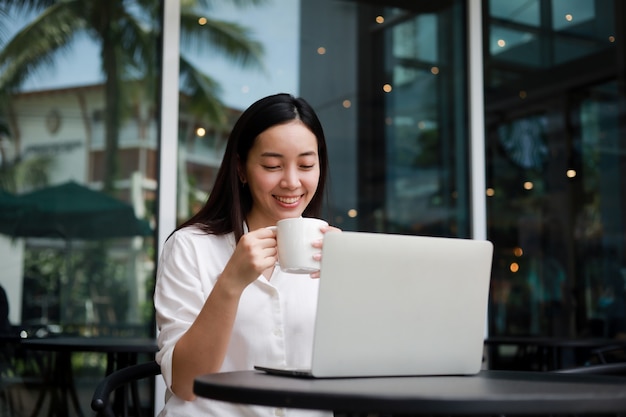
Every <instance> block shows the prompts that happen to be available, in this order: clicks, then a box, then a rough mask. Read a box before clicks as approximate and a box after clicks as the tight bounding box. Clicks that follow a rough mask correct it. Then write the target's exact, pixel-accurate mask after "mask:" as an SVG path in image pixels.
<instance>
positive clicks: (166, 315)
mask: <svg viewBox="0 0 626 417" xmlns="http://www.w3.org/2000/svg"><path fill="white" fill-rule="evenodd" d="M199 265H200V263H199V262H198V248H197V247H196V246H195V245H194V239H192V237H191V236H189V233H179V232H177V233H175V234H174V235H172V236H170V238H169V239H168V240H167V241H166V243H165V245H164V247H163V251H162V254H161V257H160V259H159V266H158V269H157V278H156V287H155V291H154V306H155V309H156V323H157V328H158V338H157V341H158V346H159V352H158V353H157V355H156V360H157V362H158V363H159V364H160V365H161V372H162V374H163V378H164V379H165V383H166V385H167V387H168V388H170V387H171V385H172V356H173V352H174V346H175V344H176V342H177V341H178V339H179V338H180V337H181V336H182V335H183V334H184V333H185V332H186V331H187V329H188V328H189V327H190V326H191V324H192V323H193V321H194V320H195V318H196V317H197V316H198V314H199V312H200V310H201V309H202V306H203V304H204V301H205V299H206V295H205V293H208V292H207V291H210V290H208V289H207V288H203V287H204V285H203V282H202V274H201V272H200V270H199Z"/></svg>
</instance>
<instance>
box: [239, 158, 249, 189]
mask: <svg viewBox="0 0 626 417" xmlns="http://www.w3.org/2000/svg"><path fill="white" fill-rule="evenodd" d="M237 175H238V176H239V181H240V182H241V184H245V183H246V182H248V180H247V179H246V173H245V169H244V168H243V166H242V165H241V160H240V159H239V156H237Z"/></svg>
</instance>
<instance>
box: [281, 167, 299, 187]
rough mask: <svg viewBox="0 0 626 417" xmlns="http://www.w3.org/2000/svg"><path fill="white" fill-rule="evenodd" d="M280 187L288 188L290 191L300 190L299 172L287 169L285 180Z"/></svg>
mask: <svg viewBox="0 0 626 417" xmlns="http://www.w3.org/2000/svg"><path fill="white" fill-rule="evenodd" d="M280 186H281V187H283V188H288V189H290V190H293V189H296V188H298V187H299V186H300V177H299V176H298V171H297V170H296V169H286V170H285V171H284V175H283V179H282V180H281V183H280Z"/></svg>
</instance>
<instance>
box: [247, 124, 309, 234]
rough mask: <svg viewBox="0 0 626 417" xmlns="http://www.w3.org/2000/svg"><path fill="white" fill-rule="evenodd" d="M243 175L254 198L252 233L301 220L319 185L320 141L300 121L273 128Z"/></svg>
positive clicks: (260, 139) (259, 140)
mask: <svg viewBox="0 0 626 417" xmlns="http://www.w3.org/2000/svg"><path fill="white" fill-rule="evenodd" d="M239 171H240V175H241V176H242V180H245V181H246V182H247V185H248V187H249V188H250V193H251V194H252V210H251V211H250V213H249V215H248V218H247V222H248V227H249V228H250V230H254V229H258V228H261V227H266V226H271V225H274V224H276V222H277V221H278V220H281V219H286V218H289V217H299V216H301V215H302V213H303V212H304V209H305V208H306V207H307V205H308V204H309V202H310V201H311V199H312V198H313V196H314V195H315V191H316V190H317V184H318V183H319V178H320V162H319V156H318V153H317V138H316V137H315V135H314V134H313V132H311V131H310V130H309V129H308V128H307V127H306V126H305V125H304V124H303V123H302V122H301V121H299V120H294V121H291V122H288V123H286V124H281V125H277V126H273V127H271V128H269V129H267V130H265V131H264V132H262V133H261V134H260V135H259V136H258V137H257V138H256V139H255V141H254V145H253V146H252V148H251V149H250V152H249V153H248V161H247V162H246V166H245V167H239Z"/></svg>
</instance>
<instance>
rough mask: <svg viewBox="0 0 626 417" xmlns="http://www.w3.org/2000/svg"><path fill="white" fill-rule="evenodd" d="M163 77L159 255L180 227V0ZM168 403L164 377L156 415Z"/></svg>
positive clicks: (166, 23)
mask: <svg viewBox="0 0 626 417" xmlns="http://www.w3.org/2000/svg"><path fill="white" fill-rule="evenodd" d="M162 54H163V55H162V63H163V64H162V68H161V71H162V80H161V112H160V113H161V121H160V123H161V125H160V137H159V142H160V143H159V150H160V152H159V173H158V175H159V197H158V225H157V232H158V236H157V254H158V255H157V256H160V255H161V250H162V248H163V244H164V243H165V239H166V238H167V236H168V235H169V234H170V233H171V232H172V230H174V227H176V201H177V199H176V172H177V164H178V158H177V150H178V111H179V110H178V98H179V88H178V85H179V81H178V74H179V67H180V0H165V1H164V6H163V46H162ZM164 403H165V384H164V383H163V379H162V378H157V379H156V384H155V404H154V410H155V415H156V414H158V413H159V412H160V411H161V409H162V408H163V405H164Z"/></svg>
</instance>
